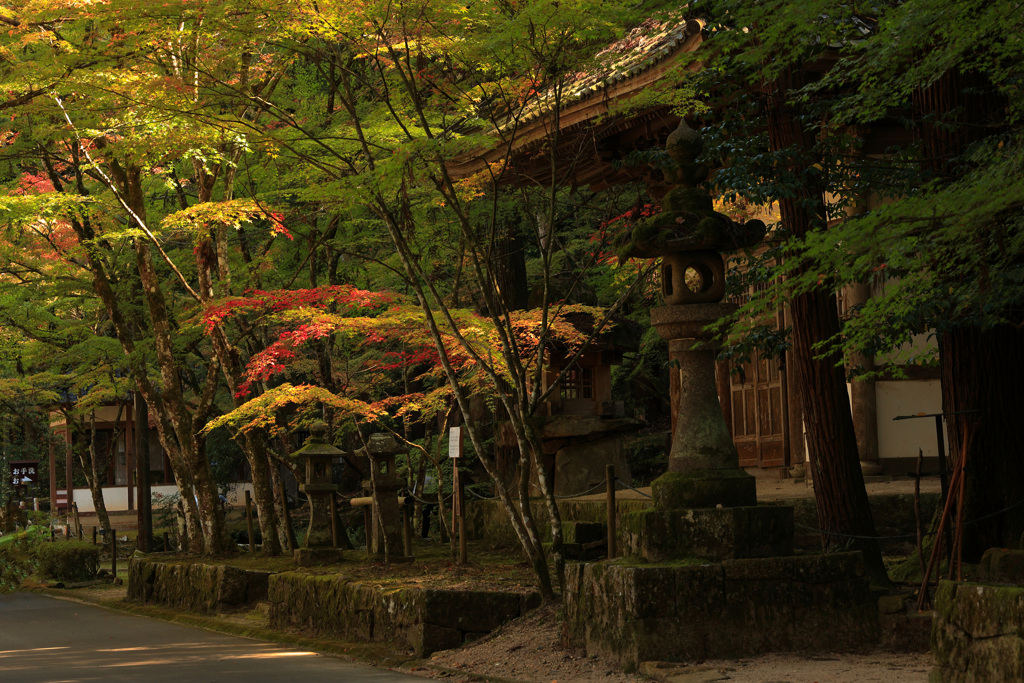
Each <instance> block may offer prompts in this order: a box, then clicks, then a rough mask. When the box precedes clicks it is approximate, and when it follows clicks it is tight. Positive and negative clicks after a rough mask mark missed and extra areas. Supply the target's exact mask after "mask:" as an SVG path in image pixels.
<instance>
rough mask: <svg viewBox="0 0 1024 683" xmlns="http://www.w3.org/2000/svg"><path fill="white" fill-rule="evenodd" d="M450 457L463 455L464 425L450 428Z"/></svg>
mask: <svg viewBox="0 0 1024 683" xmlns="http://www.w3.org/2000/svg"><path fill="white" fill-rule="evenodd" d="M448 457H449V458H461V457H462V427H451V428H450V429H449V430H448Z"/></svg>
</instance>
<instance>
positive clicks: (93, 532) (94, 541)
mask: <svg viewBox="0 0 1024 683" xmlns="http://www.w3.org/2000/svg"><path fill="white" fill-rule="evenodd" d="M92 544H93V545H96V527H93V528H92Z"/></svg>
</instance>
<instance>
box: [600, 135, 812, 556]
mask: <svg viewBox="0 0 1024 683" xmlns="http://www.w3.org/2000/svg"><path fill="white" fill-rule="evenodd" d="M702 147H703V142H702V140H701V138H700V136H699V135H698V134H697V133H696V132H695V131H694V130H693V129H691V128H690V127H689V126H687V125H686V122H685V121H682V122H681V123H680V124H679V127H678V128H677V129H676V130H675V131H673V132H672V134H670V135H669V137H668V140H667V143H666V151H667V152H668V154H669V156H670V157H671V158H672V160H673V161H674V162H675V167H674V168H673V169H672V170H671V171H670V172H668V173H667V174H666V175H667V176H668V180H669V181H670V182H671V183H673V185H674V187H673V189H672V190H670V191H669V192H668V194H666V195H665V198H664V200H663V202H662V212H661V213H659V214H657V215H655V216H652V217H651V218H649V219H647V220H645V221H643V222H641V223H639V224H637V225H636V226H635V227H634V228H633V229H632V230H631V231H630V232H628V233H626V234H624V235H622V236H620V237H619V239H618V241H617V246H618V252H619V256H620V258H631V257H640V258H661V285H662V297H663V299H664V302H665V305H664V306H660V307H658V308H653V309H651V324H652V325H653V326H654V327H655V329H656V330H657V331H658V334H659V335H661V337H662V338H663V339H665V340H666V341H667V342H668V348H669V357H670V359H671V360H672V366H673V370H672V371H673V372H678V373H679V406H678V412H677V417H676V423H675V424H676V427H675V431H674V433H673V436H672V447H671V450H670V452H669V458H668V472H666V473H665V474H663V475H662V476H661V477H659V478H658V479H656V480H655V481H654V482H653V483H652V485H651V489H652V490H651V494H652V496H651V497H652V499H653V500H652V502H653V504H654V505H653V510H651V511H650V514H648V515H645V516H641V518H640V519H641V520H642V521H641V523H640V524H639V526H638V527H637V531H639V536H638V537H637V538H636V539H634V543H633V545H634V548H633V550H634V552H636V553H637V554H640V555H642V556H644V557H647V558H648V559H651V560H662V559H669V558H675V557H687V556H689V557H692V556H697V557H705V558H709V559H724V558H727V557H751V556H763V555H782V554H787V552H786V550H787V547H788V548H789V549H790V552H791V548H792V511H791V510H790V511H788V515H789V522H788V525H787V523H786V520H785V519H782V518H780V516H779V515H777V514H775V513H773V512H771V511H767V512H765V511H764V510H763V509H760V508H757V507H756V505H757V491H756V480H755V478H754V477H753V476H751V475H749V474H747V473H746V472H745V471H743V470H742V469H741V468H740V466H739V454H738V453H737V451H736V446H735V444H734V443H733V441H732V437H731V435H730V434H729V429H728V427H727V425H726V423H725V418H724V416H723V414H722V408H721V405H720V403H719V398H718V392H717V388H716V383H715V356H716V355H717V352H718V350H719V349H718V346H717V345H716V344H715V343H714V341H713V339H712V334H710V333H709V332H707V331H706V328H707V327H708V326H709V325H711V324H712V323H714V322H715V321H716V320H719V319H721V318H723V317H725V316H727V315H729V314H730V313H732V312H734V311H735V308H736V306H735V304H730V303H722V298H723V297H724V296H725V265H724V261H723V259H722V255H721V252H723V251H735V250H736V249H739V248H744V247H750V246H754V245H755V244H757V243H758V242H760V241H761V239H762V238H763V237H764V235H765V225H764V223H762V222H761V221H758V220H752V221H748V222H746V223H745V224H742V225H741V224H738V223H735V222H733V221H732V220H731V219H730V218H728V217H727V216H725V215H723V214H721V213H718V212H716V211H715V210H714V206H713V202H712V200H711V197H710V196H709V195H708V193H707V192H706V191H704V190H702V189H701V188H700V187H699V185H700V183H701V182H703V181H704V180H705V178H706V177H707V169H706V168H704V167H702V166H701V165H699V164H698V163H697V157H698V155H699V154H700V152H701V149H702ZM785 514H786V513H783V515H782V517H784V516H785ZM787 526H788V531H787V528H786V527H787ZM787 535H788V542H787V539H786V536H787ZM640 537H643V538H640ZM787 543H788V546H787Z"/></svg>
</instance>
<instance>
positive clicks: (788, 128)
mask: <svg viewBox="0 0 1024 683" xmlns="http://www.w3.org/2000/svg"><path fill="white" fill-rule="evenodd" d="M803 79H804V74H802V73H801V72H799V71H797V70H796V69H795V68H792V67H791V68H790V69H789V70H787V71H785V72H784V73H783V74H782V75H781V76H780V78H779V80H778V81H776V82H775V83H773V84H771V85H770V91H769V93H768V111H767V113H768V137H769V141H770V145H771V149H772V151H773V152H776V153H780V152H782V153H790V154H794V155H796V156H795V158H794V161H793V165H794V166H797V168H794V169H790V170H791V171H795V173H794V176H795V177H797V176H798V177H800V178H802V179H803V180H802V181H801V184H800V185H799V186H797V187H794V188H793V190H794V196H793V197H790V198H786V199H781V200H780V201H779V210H780V215H781V219H782V225H783V226H784V227H785V228H786V229H787V231H788V232H789V233H790V234H791V235H793V236H795V237H798V238H799V237H803V236H804V235H806V234H807V233H808V232H810V231H811V230H824V229H826V221H825V202H824V186H823V182H822V181H820V180H815V177H816V176H814V175H813V174H812V173H810V172H808V171H809V170H810V166H811V165H812V160H813V159H814V152H813V148H814V131H812V130H808V129H807V128H805V127H804V125H803V124H802V123H801V121H800V120H799V117H798V114H799V112H797V111H795V105H792V104H791V103H789V102H788V101H787V100H786V97H787V93H788V91H789V90H790V89H792V88H795V87H799V86H800V85H802V84H803ZM790 311H791V313H792V316H793V360H794V362H795V363H796V365H797V367H798V371H799V374H800V377H801V378H802V379H803V382H804V383H805V385H806V389H805V391H803V392H801V395H802V397H803V400H802V403H803V413H804V423H805V425H806V431H807V450H808V452H809V455H810V460H811V472H812V476H813V477H814V495H815V499H816V503H817V511H818V525H819V527H820V528H821V531H822V542H823V544H824V546H825V548H826V549H838V548H842V547H850V548H853V549H856V550H860V551H861V552H862V553H863V555H864V562H865V564H866V566H867V571H868V575H869V576H870V577H871V580H872V582H874V583H879V584H887V583H888V582H889V577H888V574H887V573H886V570H885V565H884V564H883V563H882V552H881V548H880V546H879V544H878V540H877V539H876V538H875V535H876V534H875V523H874V520H873V519H872V516H871V507H870V505H869V503H868V495H867V490H866V489H865V487H864V475H863V473H862V472H861V469H860V458H859V456H858V452H857V436H856V432H855V431H854V427H853V418H852V416H851V413H850V401H849V397H848V394H847V392H846V378H845V377H844V374H843V370H842V358H841V357H840V355H839V354H837V353H830V354H828V355H826V356H824V357H818V356H817V354H816V351H815V345H816V344H818V343H819V342H824V341H826V340H829V339H832V338H834V337H835V335H837V334H838V333H839V328H840V325H839V311H838V309H837V306H836V300H835V296H834V294H833V292H832V291H831V288H830V287H829V283H828V282H827V281H826V282H823V283H822V284H821V285H820V286H819V287H818V289H816V290H814V291H812V292H808V293H805V294H799V295H797V296H795V297H794V298H793V299H792V300H791V301H790Z"/></svg>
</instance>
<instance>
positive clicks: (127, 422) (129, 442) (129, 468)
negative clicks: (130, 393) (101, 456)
mask: <svg viewBox="0 0 1024 683" xmlns="http://www.w3.org/2000/svg"><path fill="white" fill-rule="evenodd" d="M124 413H125V414H124V459H125V465H124V483H125V484H126V485H127V486H128V510H129V512H130V511H132V510H134V509H135V487H134V486H133V485H132V482H133V480H134V479H135V442H134V439H133V438H132V419H131V417H129V415H128V414H127V413H128V411H127V406H126V410H125V411H124ZM114 428H115V429H117V427H116V425H115V427H114Z"/></svg>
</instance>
